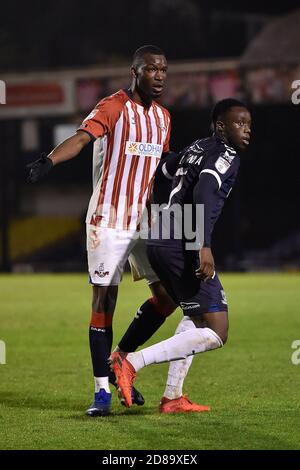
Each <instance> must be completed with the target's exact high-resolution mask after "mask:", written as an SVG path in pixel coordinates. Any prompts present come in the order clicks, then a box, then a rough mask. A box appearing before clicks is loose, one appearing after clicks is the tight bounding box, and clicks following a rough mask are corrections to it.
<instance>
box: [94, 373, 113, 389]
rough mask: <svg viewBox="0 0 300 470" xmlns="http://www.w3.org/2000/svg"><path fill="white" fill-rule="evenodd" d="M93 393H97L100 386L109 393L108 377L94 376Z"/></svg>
mask: <svg viewBox="0 0 300 470" xmlns="http://www.w3.org/2000/svg"><path fill="white" fill-rule="evenodd" d="M94 381H95V393H98V392H99V390H100V388H104V390H105V391H106V392H107V393H110V388H109V382H108V377H94Z"/></svg>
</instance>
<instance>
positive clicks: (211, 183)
mask: <svg viewBox="0 0 300 470" xmlns="http://www.w3.org/2000/svg"><path fill="white" fill-rule="evenodd" d="M217 193H218V180H217V179H216V178H212V177H211V176H209V175H208V174H205V172H202V173H201V174H200V178H199V181H198V182H197V184H196V186H195V187H194V194H193V199H194V203H195V204H203V205H204V242H203V246H204V247H208V248H210V246H211V234H212V229H213V220H214V217H213V211H214V208H215V206H216V201H217V200H218V196H217Z"/></svg>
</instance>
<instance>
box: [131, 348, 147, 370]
mask: <svg viewBox="0 0 300 470" xmlns="http://www.w3.org/2000/svg"><path fill="white" fill-rule="evenodd" d="M126 359H127V361H129V362H130V364H132V365H133V367H134V369H135V371H136V372H137V371H138V370H140V369H142V368H143V367H145V365H146V364H145V361H144V357H143V354H142V353H141V351H136V352H133V353H128V354H127V356H126Z"/></svg>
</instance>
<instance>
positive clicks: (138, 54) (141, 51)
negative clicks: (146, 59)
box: [132, 44, 165, 65]
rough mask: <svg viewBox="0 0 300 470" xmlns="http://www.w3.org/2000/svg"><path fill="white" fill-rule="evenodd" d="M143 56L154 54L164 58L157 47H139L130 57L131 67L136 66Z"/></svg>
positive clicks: (150, 45) (148, 45)
mask: <svg viewBox="0 0 300 470" xmlns="http://www.w3.org/2000/svg"><path fill="white" fill-rule="evenodd" d="M145 54H155V55H163V56H165V53H164V51H162V50H161V49H160V48H159V47H157V46H153V45H152V44H147V45H146V46H142V47H139V48H138V49H137V50H136V51H135V53H134V54H133V57H132V65H138V64H139V63H140V62H141V60H142V58H143V56H144V55H145Z"/></svg>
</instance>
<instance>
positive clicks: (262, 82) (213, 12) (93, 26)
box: [0, 0, 300, 448]
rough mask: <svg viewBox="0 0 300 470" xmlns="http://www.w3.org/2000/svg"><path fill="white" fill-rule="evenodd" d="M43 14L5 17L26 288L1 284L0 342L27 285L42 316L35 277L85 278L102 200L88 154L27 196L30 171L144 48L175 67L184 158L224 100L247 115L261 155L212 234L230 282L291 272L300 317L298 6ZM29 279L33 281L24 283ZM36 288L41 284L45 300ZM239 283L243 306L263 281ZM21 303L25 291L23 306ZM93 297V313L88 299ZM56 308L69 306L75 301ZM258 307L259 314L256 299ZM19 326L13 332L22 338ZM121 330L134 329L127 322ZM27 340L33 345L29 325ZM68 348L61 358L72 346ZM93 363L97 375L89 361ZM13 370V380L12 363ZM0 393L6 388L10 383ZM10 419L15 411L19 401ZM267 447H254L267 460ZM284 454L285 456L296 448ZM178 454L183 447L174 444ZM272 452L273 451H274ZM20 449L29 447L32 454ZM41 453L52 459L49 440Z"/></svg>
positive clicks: (13, 268)
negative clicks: (94, 209)
mask: <svg viewBox="0 0 300 470" xmlns="http://www.w3.org/2000/svg"><path fill="white" fill-rule="evenodd" d="M46 4H47V8H46V7H45V4H44V3H43V4H42V3H41V2H37V1H35V2H34V1H29V2H23V3H21V4H20V3H19V2H16V1H13V0H12V1H10V2H9V4H6V5H5V6H2V7H1V17H0V38H1V46H0V47H1V50H0V80H2V82H4V83H5V85H6V103H5V104H4V103H3V99H2V104H0V142H1V156H0V165H1V166H0V195H1V259H0V269H1V271H2V272H3V273H15V275H14V276H12V275H8V277H6V276H4V275H3V276H2V277H1V278H0V279H1V280H0V282H1V284H2V289H1V291H2V296H1V297H2V304H1V305H2V306H1V314H2V320H3V323H2V328H1V319H0V339H5V341H6V342H8V343H9V341H8V339H7V338H9V337H10V333H9V331H10V329H11V328H12V330H14V328H13V326H14V323H13V325H11V323H10V321H9V319H8V318H6V317H5V314H8V311H10V312H11V313H12V315H15V314H16V312H21V310H20V308H23V307H22V301H21V299H23V297H22V295H23V294H22V293H24V292H23V290H24V289H26V282H28V283H29V285H30V298H28V299H27V303H26V302H25V307H24V308H25V311H28V315H29V318H30V314H31V305H35V303H34V299H35V298H37V296H38V295H40V292H38V291H39V287H38V286H39V282H40V280H41V279H42V281H41V282H42V283H43V279H44V278H43V277H39V278H34V277H33V278H30V277H29V276H30V273H40V272H49V273H58V272H61V273H65V272H72V273H76V272H82V273H85V272H86V254H85V234H84V218H85V211H86V208H87V204H88V201H89V196H90V194H91V182H92V181H91V163H92V162H91V153H92V147H91V145H90V146H88V147H87V148H86V149H85V150H84V151H83V152H82V154H81V155H80V156H79V157H77V158H76V159H74V160H72V161H70V162H67V163H66V164H64V165H61V166H59V167H57V168H55V171H53V172H51V174H50V175H49V177H47V179H45V180H44V181H42V182H41V183H39V184H36V185H34V186H29V185H28V184H26V169H25V167H26V164H27V163H29V162H31V161H33V160H34V159H36V158H37V156H38V155H39V153H40V152H42V151H45V152H49V151H50V150H51V149H52V148H53V146H54V145H55V144H57V143H59V142H60V141H61V140H63V138H65V137H67V136H68V135H71V134H72V133H73V131H74V129H76V127H77V126H78V125H79V124H80V122H81V121H82V119H83V118H84V117H85V116H86V115H87V114H88V113H89V112H90V110H91V109H92V108H93V106H94V104H95V103H96V102H97V101H98V100H99V99H101V98H102V97H103V96H106V95H107V94H110V93H112V92H114V91H115V90H117V89H119V88H120V87H124V86H127V85H128V84H129V73H128V72H129V65H130V60H131V55H132V53H133V52H134V50H135V49H136V48H137V47H139V46H140V45H142V44H147V43H155V44H157V45H158V46H160V47H161V48H162V49H164V50H165V52H166V55H167V57H168V61H169V75H168V83H167V89H166V91H165V93H164V96H163V98H162V103H163V104H164V105H166V106H167V107H168V109H169V110H170V112H171V116H172V137H171V144H172V148H173V149H174V150H178V149H180V148H182V147H184V146H185V145H186V144H188V143H189V142H191V141H192V140H193V139H195V138H199V137H204V136H206V135H207V133H208V132H210V128H209V115H210V109H211V107H212V106H213V104H214V103H215V102H216V101H217V100H219V99H222V98H224V97H227V96H234V97H236V98H239V99H242V100H245V101H246V102H247V103H249V104H250V106H251V108H252V111H253V120H254V124H253V138H252V143H251V145H250V149H249V151H248V152H247V155H246V156H245V158H243V162H242V166H241V172H240V177H239V181H238V184H237V185H236V187H235V189H234V191H233V193H232V195H231V198H230V200H229V201H228V204H227V207H226V208H225V210H224V213H223V215H222V218H221V220H220V221H219V222H218V226H217V227H216V230H215V232H216V234H215V239H214V252H215V254H216V261H217V265H218V267H219V269H221V270H222V271H231V272H232V271H236V272H241V271H243V272H246V273H247V272H252V271H256V272H257V271H268V272H269V271H275V272H277V273H279V274H278V275H279V276H280V275H281V274H280V273H282V272H288V273H290V272H294V273H295V274H293V275H291V282H290V283H289V282H287V284H285V282H286V281H284V282H282V283H281V281H278V279H279V278H276V279H277V281H275V282H274V285H275V286H276V285H277V282H279V284H278V285H279V287H278V289H279V291H278V295H279V294H280V292H281V291H280V285H282V286H285V287H282V296H284V294H285V295H288V296H289V297H290V299H293V301H294V303H293V304H291V305H289V307H288V303H287V302H284V301H283V300H282V305H281V304H280V299H279V304H278V301H277V303H276V308H277V309H278V315H282V313H283V312H284V313H287V310H288V308H289V309H295V308H296V309H298V310H299V307H298V305H299V304H298V303H297V302H296V295H299V294H298V291H299V289H297V283H298V281H299V275H298V270H299V267H300V225H299V188H300V180H299V170H300V168H299V157H298V151H299V150H298V149H299V148H300V133H299V125H300V113H299V110H300V104H298V105H297V104H294V103H293V102H292V95H293V93H294V92H295V89H293V88H292V84H293V82H294V81H295V80H300V48H299V44H300V37H299V22H300V10H299V9H297V7H298V2H296V1H295V2H293V1H285V2H284V3H282V5H277V6H276V5H274V4H272V5H271V4H270V5H268V4H266V5H262V2H260V3H259V2H251V4H249V5H247V7H244V8H241V7H240V5H239V2H226V7H225V6H223V2H219V1H216V2H213V3H211V2H208V1H202V2H200V1H199V2H197V1H193V0H185V1H183V0H174V1H171V0H160V1H156V0H151V1H150V0H147V1H143V2H141V1H139V2H138V1H132V2H129V3H127V2H117V1H112V2H109V4H107V2H99V1H93V0H91V1H90V2H89V4H88V7H85V6H83V5H82V4H79V3H78V4H77V3H76V2H70V1H68V0H67V1H64V2H63V3H60V4H55V3H52V2H46ZM16 11H17V14H16ZM298 97H299V93H298ZM1 98H3V96H2V95H1ZM24 273H26V274H28V277H26V276H25V277H23V276H24ZM19 276H21V277H19ZM84 276H85V274H84V275H82V278H81V280H82V282H83V283H84V282H85V277H84ZM22 279H24V280H25V281H24V282H22ZM26 279H27V281H26ZM32 279H39V281H36V290H34V286H35V281H32ZM47 279H48V280H49V281H48V282H49V285H52V282H54V285H55V286H56V287H55V288H56V289H58V288H57V285H56V282H57V281H56V280H58V279H63V278H59V277H57V278H56V277H55V276H54V277H53V278H51V280H50V278H47ZM72 279H74V278H72V277H66V279H65V280H64V281H63V282H64V283H65V284H64V285H65V289H68V286H69V285H70V283H71V285H72V282H73V281H72ZM228 279H229V280H228V284H229V286H230V289H231V290H232V291H233V293H232V297H234V295H235V285H236V284H235V282H237V283H238V282H245V286H246V285H247V284H248V279H249V285H252V280H253V278H252V277H251V275H250V277H249V278H243V279H244V281H241V279H242V278H239V277H234V278H230V277H229V278H228ZM232 279H234V280H237V279H239V280H238V281H234V282H233V280H232ZM262 279H265V281H263V280H262ZM280 279H281V278H280ZM284 279H285V280H286V278H284ZM126 282H127V283H128V289H132V291H130V296H132V297H133V296H135V291H134V288H133V287H132V286H131V287H129V286H130V283H129V281H128V280H126ZM264 282H265V284H264ZM261 283H262V285H265V291H264V294H263V295H264V296H269V297H265V302H266V309H269V304H268V302H267V300H266V299H269V300H270V301H271V300H272V288H271V289H269V287H270V283H271V284H273V278H272V277H271V278H270V277H266V278H258V279H257V283H256V284H253V285H252V287H254V294H253V295H254V297H255V296H256V295H258V293H259V292H260V284H261ZM298 285H299V284H298ZM12 286H14V288H13V287H12ZM245 286H244V287H243V288H242V289H241V292H244V290H243V289H246V287H245ZM289 288H291V290H289ZM15 289H16V290H15ZM31 289H32V290H31ZM139 289H140V287H139ZM284 289H285V292H283V290H284ZM42 291H43V289H42ZM16 292H20V298H18V294H16ZM28 292H29V291H28ZM43 292H44V291H43ZM45 292H46V291H45ZM57 292H59V291H58V290H57ZM241 292H240V291H239V292H238V293H237V296H239V295H241V305H242V307H243V306H244V308H245V309H247V308H249V314H253V318H255V319H256V320H255V321H260V314H259V312H257V316H255V315H254V312H252V311H251V309H250V305H248V307H247V308H246V306H245V305H244V303H243V296H242V294H241ZM83 294H84V295H85V296H86V302H85V304H84V305H85V308H86V312H87V311H88V308H89V307H88V302H89V292H88V288H87V289H86V290H83ZM57 295H61V296H63V295H64V290H63V289H62V291H60V294H59V293H57ZM121 295H122V293H121ZM124 295H125V294H124ZM145 295H146V294H145ZM130 296H129V298H128V299H127V298H126V296H125V297H123V300H124V298H125V303H126V302H128V305H131V306H129V307H128V314H129V313H130V311H131V313H132V312H133V311H134V308H136V306H137V305H135V302H133V303H132V297H130ZM25 297H26V295H25ZM279 297H280V295H279ZM121 298H122V297H121ZM246 298H247V295H246ZM255 298H257V299H258V300H257V301H258V302H260V300H259V299H260V297H259V296H258V297H255ZM250 299H251V297H250ZM123 300H122V302H123ZM141 300H142V296H141ZM273 300H274V299H273ZM71 302H72V299H71ZM250 302H251V300H249V303H250ZM270 305H272V304H270ZM280 305H281V307H282V308H279V307H280ZM35 308H36V306H34V307H33V309H34V310H35ZM49 308H50V307H49ZM57 308H58V309H59V308H60V304H58V305H57ZM65 308H66V307H64V309H65ZM119 308H120V307H119ZM276 308H275V310H276ZM43 309H44V307H43ZM272 309H273V307H272V308H271V310H272ZM83 310H84V309H83ZM86 312H84V311H83V312H82V315H85V313H86ZM294 313H295V312H294ZM56 314H57V315H58V314H59V310H58V311H57V312H56ZM41 315H42V312H41ZM37 318H39V317H37ZM54 318H56V317H55V316H54ZM58 318H59V317H58ZM83 318H84V316H83V317H82V319H83ZM129 318H130V316H129V317H128V321H129ZM270 320H271V321H272V319H271V318H270ZM69 321H70V322H71V320H69ZM128 321H127V323H128ZM291 322H292V323H291V325H290V330H291V331H293V330H295V328H296V325H297V328H298V327H299V321H298V320H297V318H296V317H295V318H293V320H291ZM66 324H67V325H69V323H68V321H67V323H66ZM83 324H84V323H83ZM275 324H276V321H275ZM18 325H19V324H18V323H17V326H16V325H15V333H14V334H15V335H17V336H18V334H19V333H18V332H19V329H18V328H19V327H20V325H19V326H18ZM292 325H293V326H292ZM26 326H27V330H26ZM122 326H124V327H125V326H126V321H124V325H122ZM174 326H175V323H174V325H173V324H172V327H171V326H170V330H164V332H165V336H166V335H167V334H170V333H171V332H172V331H173V329H172V328H173V327H174ZM277 326H278V325H277ZM23 327H24V328H25V330H26V331H28V333H29V330H30V328H31V323H30V321H29V323H28V324H24V323H23ZM252 327H253V325H252ZM81 328H82V329H83V327H82V326H81ZM249 328H250V326H249ZM282 328H283V326H282ZM53 331H54V334H57V332H55V330H53ZM296 331H298V332H299V328H298V330H295V335H296V337H295V338H294V337H292V336H291V338H290V342H291V341H292V340H293V339H297V333H296ZM120 333H121V330H120ZM14 334H12V338H15V336H14ZM65 334H66V335H67V332H65ZM162 335H163V333H162ZM295 335H294V336H295ZM165 336H162V337H165ZM258 336H259V334H258ZM298 336H299V333H298ZM288 338H289V337H288ZM31 339H32V338H31ZM31 339H30V341H31ZM13 341H14V340H13V339H12V342H13ZM288 341H289V339H287V342H288ZM46 343H47V341H46ZM61 347H62V351H63V340H62V345H61ZM286 347H287V348H289V347H290V345H289V344H287V346H286ZM46 350H47V348H46V346H45V351H46ZM81 350H82V348H81ZM288 353H289V351H288ZM83 354H86V351H85V350H84V353H83ZM32 357H33V356H32ZM219 357H220V356H219ZM225 357H226V356H225ZM217 359H218V358H217ZM35 360H37V357H36V356H35ZM15 364H18V361H16V363H15ZM84 364H85V366H84V367H86V368H87V370H88V368H89V365H88V362H87V363H85V362H84ZM3 367H4V366H3ZM3 367H2V366H1V365H0V374H1V373H2V374H4V371H3ZM5 367H6V371H7V370H8V367H9V362H8V364H7V365H6V366H5ZM36 367H37V368H38V363H37V364H36ZM57 367H58V368H59V361H57ZM299 367H300V366H299ZM294 371H295V367H294V369H293V373H294ZM5 373H6V374H9V372H5ZM12 373H13V371H12ZM145 375H146V374H145ZM298 380H299V372H298ZM29 382H30V381H29ZM29 382H28V383H29ZM2 385H3V387H4V388H5V381H2ZM85 395H86V394H85ZM85 395H83V399H85ZM3 396H4V398H5V397H6V395H5V393H4V395H3ZM81 398H82V397H81ZM16 399H17V395H16ZM74 403H75V401H74ZM80 403H82V402H80ZM4 406H5V399H4ZM7 406H8V408H9V407H10V406H13V405H12V401H11V400H8V402H7ZM80 406H84V405H83V404H82V405H81V404H80ZM224 406H225V405H224ZM33 408H34V406H33ZM36 408H38V401H37V404H36ZM28 419H29V415H28ZM225 421H226V419H225ZM93 426H94V425H93ZM187 426H188V425H187ZM237 434H238V433H237ZM235 438H236V439H237V441H236V444H235V445H236V446H237V448H239V446H240V447H244V448H245V446H246V445H247V444H246V443H244V442H242V441H241V442H239V441H238V438H237V436H235ZM45 439H46V437H45ZM5 442H6V444H5V445H4V448H9V447H10V445H11V448H13V445H14V444H13V439H11V441H9V439H8V440H7V441H5ZM9 442H11V444H9ZM24 442H25V441H24ZM26 442H27V441H26ZM28 442H30V440H29V441H28ZM53 442H54V441H53ZM66 442H67V441H66ZM146 442H147V441H146ZM260 442H261V443H262V440H261V441H259V440H258V441H257V443H256V444H255V445H253V446H254V447H255V446H256V447H255V448H259V445H260V444H259V443H260ZM278 442H279V444H278V446H279V447H280V446H281V447H282V446H284V445H285V444H284V443H285V442H288V441H284V440H283V441H278ZM291 442H292V441H291ZM293 442H296V440H295V441H293ZM20 445H21V448H22V444H20ZM52 445H53V446H54V447H55V446H57V445H58V444H55V443H53V444H52ZM65 445H66V446H68V445H69V446H70V443H66V444H65ZM145 445H147V444H145ZM149 445H150V444H149ZM152 445H153V446H155V444H152ZM167 445H169V446H170V447H169V448H176V442H175V443H173V441H172V443H171V444H167ZM183 445H187V444H185V443H184V444H183ZM194 445H196V444H194ZM232 445H233V446H234V444H232ZM261 445H263V444H261ZM268 445H269V446H270V448H271V447H272V445H271V439H270V444H268ZM274 445H276V442H275V444H274ZM291 445H292V446H293V448H295V446H296V444H291ZM23 446H24V447H26V446H27V448H30V444H28V443H26V444H25V443H23ZM40 446H44V447H45V441H44V443H43V444H40ZM49 446H50V447H51V444H49ZM172 446H173V447H172ZM36 447H37V448H39V444H36ZM71 448H72V446H71ZM116 448H118V447H116ZM125 448H126V447H125ZM127 448H130V445H129V446H128V447H127ZM141 448H142V447H141ZM149 448H151V447H149ZM153 448H155V447H153ZM186 448H188V447H186ZM194 448H196V447H194ZM208 448H209V445H208ZM221 448H222V447H221Z"/></svg>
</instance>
